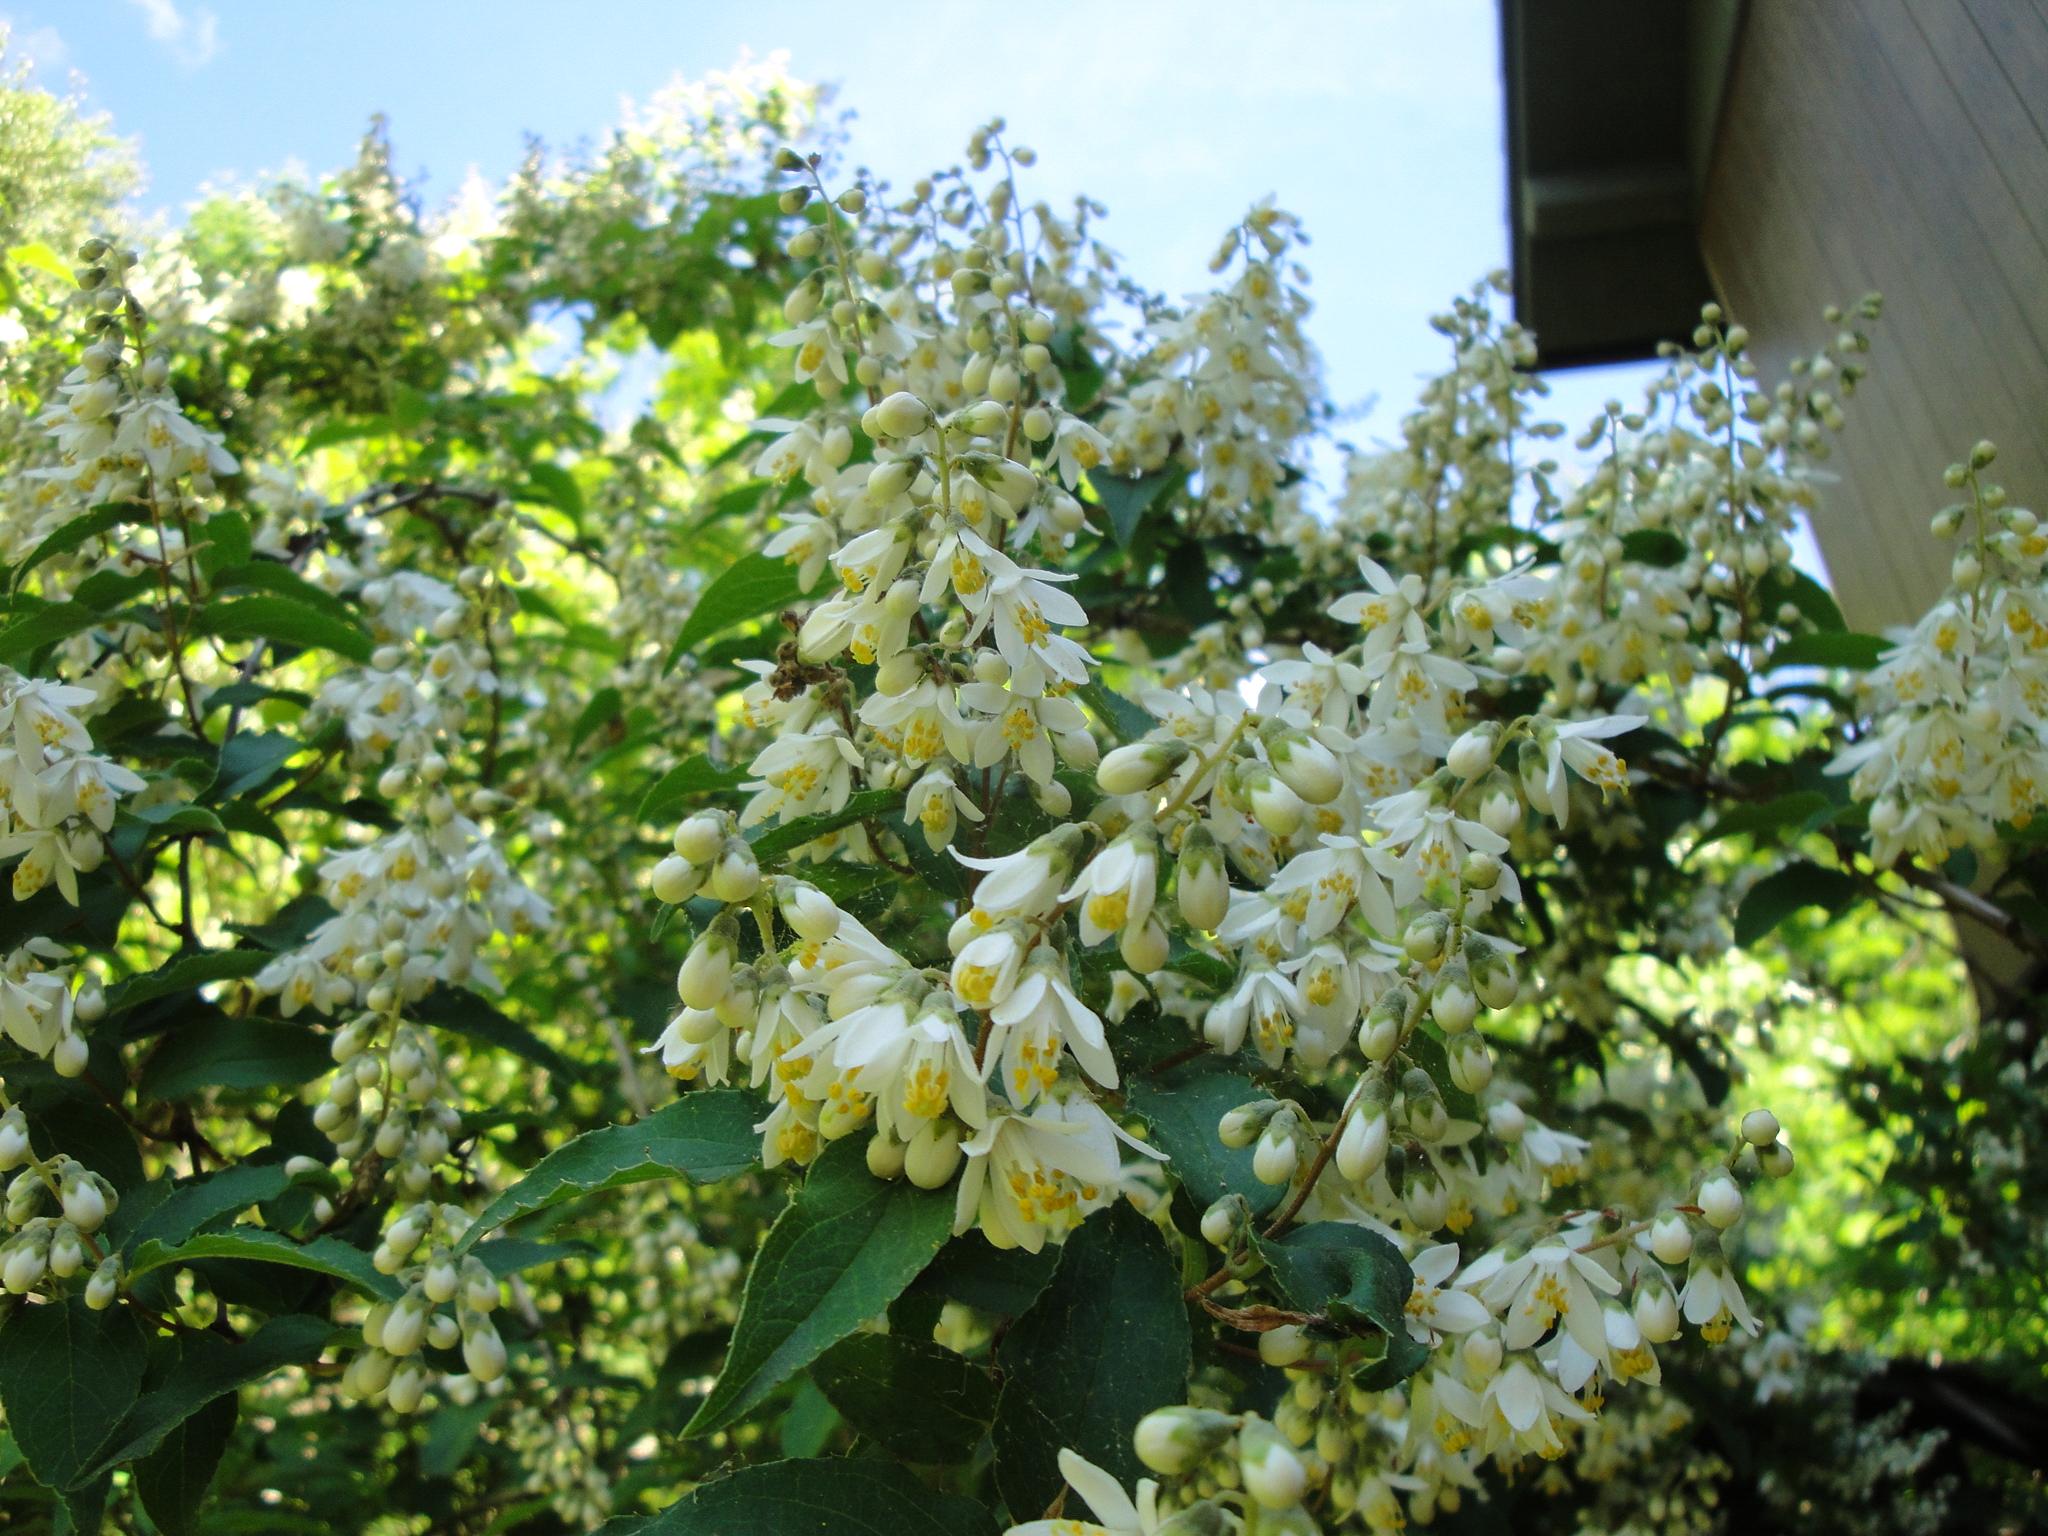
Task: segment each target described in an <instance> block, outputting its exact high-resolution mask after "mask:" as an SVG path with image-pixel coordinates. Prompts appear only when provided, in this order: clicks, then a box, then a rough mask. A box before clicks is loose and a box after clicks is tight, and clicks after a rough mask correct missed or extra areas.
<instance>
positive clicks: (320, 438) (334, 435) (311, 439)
mask: <svg viewBox="0 0 2048 1536" xmlns="http://www.w3.org/2000/svg"><path fill="white" fill-rule="evenodd" d="M390 432H391V422H390V420H389V419H388V418H386V417H383V416H365V417H364V418H362V419H361V420H360V421H349V420H347V419H345V418H340V417H337V418H336V419H335V420H333V421H328V422H323V423H321V424H320V425H319V426H317V427H315V428H314V429H313V430H312V431H310V432H308V433H307V434H306V440H305V442H303V443H302V444H300V445H299V451H298V454H297V457H299V458H302V459H303V458H304V457H305V456H306V455H307V454H309V453H314V452H317V451H318V450H319V449H322V448H332V447H334V446H335V445H336V444H337V443H353V442H357V441H360V440H361V439H363V438H366V437H385V436H388V435H389V434H390Z"/></svg>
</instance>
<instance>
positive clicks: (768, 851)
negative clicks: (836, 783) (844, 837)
mask: <svg viewBox="0 0 2048 1536" xmlns="http://www.w3.org/2000/svg"><path fill="white" fill-rule="evenodd" d="M902 804H903V791H902V790H900V789H863V790H858V791H856V792H855V793H853V794H851V795H849V796H847V799H846V804H844V805H843V806H841V807H840V808H839V809H838V810H836V811H820V812H818V813H817V815H815V816H799V817H797V819H796V820H795V821H785V822H784V823H782V825H781V826H778V827H761V828H757V829H756V830H755V831H754V832H753V833H752V834H751V841H752V842H753V845H754V857H755V858H757V859H759V860H760V861H761V862H762V863H763V864H766V863H769V862H771V861H772V860H775V859H780V858H783V857H784V856H786V855H788V854H792V853H795V852H796V851H797V849H799V848H801V847H803V845H804V844H805V843H808V842H810V841H811V840H812V839H813V838H819V837H823V836H825V834H826V833H828V832H837V831H838V830H839V829H840V828H841V827H850V826H852V825H853V824H854V823H855V822H856V821H864V820H866V819H867V818H868V817H870V816H887V815H890V814H891V813H893V812H894V811H895V810H896V809H897V808H898V807H900V806H901V805H902Z"/></svg>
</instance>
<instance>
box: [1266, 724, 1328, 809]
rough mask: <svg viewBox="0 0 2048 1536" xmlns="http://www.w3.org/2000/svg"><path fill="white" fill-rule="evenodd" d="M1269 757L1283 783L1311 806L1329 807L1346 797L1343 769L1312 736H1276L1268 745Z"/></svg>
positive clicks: (1296, 732)
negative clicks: (1343, 796) (1338, 799)
mask: <svg viewBox="0 0 2048 1536" xmlns="http://www.w3.org/2000/svg"><path fill="white" fill-rule="evenodd" d="M1266 757H1267V760H1268V761H1269V762H1271V763H1272V765H1273V772H1275V773H1276V774H1278V775H1279V776H1280V779H1281V782H1282V783H1284V784H1286V786H1287V787H1288V788H1289V789H1291V790H1293V791H1294V792H1295V793H1296V794H1297V795H1299V796H1301V798H1302V799H1303V800H1306V801H1307V802H1308V803H1309V804H1310V805H1328V804H1329V803H1330V802H1331V801H1332V800H1334V799H1336V798H1337V796H1338V795H1339V794H1341V793H1343V790H1344V768H1343V765H1342V764H1341V763H1339V762H1338V761H1337V758H1336V754H1334V753H1333V752H1331V751H1330V749H1329V748H1328V747H1326V746H1324V745H1323V744H1322V743H1321V742H1320V741H1317V740H1316V739H1315V738H1314V737H1313V736H1310V735H1307V734H1306V733H1304V732H1300V731H1290V732H1287V733H1286V734H1284V735H1281V736H1277V737H1275V738H1274V739H1273V740H1272V741H1270V742H1268V743H1267V744H1266Z"/></svg>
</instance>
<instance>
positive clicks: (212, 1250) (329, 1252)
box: [128, 1227, 403, 1301]
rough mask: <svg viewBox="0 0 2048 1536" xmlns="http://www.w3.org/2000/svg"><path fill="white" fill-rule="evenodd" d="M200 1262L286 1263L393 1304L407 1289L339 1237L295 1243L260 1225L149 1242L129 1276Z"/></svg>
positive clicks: (142, 1246)
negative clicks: (242, 1260)
mask: <svg viewBox="0 0 2048 1536" xmlns="http://www.w3.org/2000/svg"><path fill="white" fill-rule="evenodd" d="M201 1259H247V1260H249V1261H250V1262H252V1263H256V1264H282V1265H285V1266H286V1267H287V1268H290V1269H309V1270H312V1271H313V1272H315V1273H316V1274H322V1275H327V1276H329V1277H330V1278H332V1279H335V1280H339V1281H341V1282H342V1283H343V1284H345V1285H349V1286H353V1287H354V1288H355V1289H356V1290H358V1291H361V1292H362V1293H363V1294H364V1295H366V1296H377V1297H382V1298H383V1299H384V1300H386V1301H395V1300H396V1299H397V1298H398V1295H399V1293H400V1291H401V1290H403V1287H402V1286H400V1285H399V1283H398V1282H397V1281H396V1280H394V1279H392V1278H391V1277H390V1276H389V1275H380V1274H379V1273H377V1269H376V1266H374V1265H373V1264H371V1263H370V1256H369V1255H368V1254H367V1253H365V1252H363V1250H362V1249H360V1248H351V1247H350V1246H349V1245H348V1244H347V1243H344V1242H342V1241H341V1240H340V1239H339V1238H333V1237H316V1238H314V1239H313V1240H312V1241H311V1242H309V1243H296V1242H293V1241H292V1240H291V1239H290V1238H289V1237H286V1236H285V1235H284V1234H283V1233H282V1232H270V1231H266V1230H265V1229H263V1228H261V1227H233V1228H230V1229H229V1230H228V1231H225V1232H207V1233H203V1234H201V1235H200V1236H198V1237H191V1238H187V1239H186V1240H185V1241H184V1242H182V1243H177V1244H169V1243H160V1242H154V1241H152V1242H147V1243H143V1244H140V1245H139V1246H138V1247H137V1248H136V1250H135V1257H134V1260H133V1262H132V1263H131V1264H130V1265H129V1268H128V1273H129V1275H130V1276H131V1277H135V1276H141V1275H146V1274H148V1273H149V1272H150V1271H151V1270H153V1269H162V1268H163V1267H164V1266H165V1265H166V1264H192V1263H196V1262H198V1261H199V1260H201Z"/></svg>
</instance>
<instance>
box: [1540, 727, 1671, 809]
mask: <svg viewBox="0 0 2048 1536" xmlns="http://www.w3.org/2000/svg"><path fill="white" fill-rule="evenodd" d="M1644 719H1645V717H1644V716H1642V715H1601V716H1600V717H1599V718H1597V719H1594V720H1573V721H1568V722H1566V723H1564V724H1562V725H1556V724H1550V723H1548V722H1546V723H1545V725H1544V726H1543V727H1542V728H1541V729H1539V731H1538V733H1537V740H1538V741H1539V743H1540V744H1541V745H1542V748H1543V770H1544V771H1543V780H1542V790H1541V796H1542V800H1543V801H1547V803H1538V804H1537V806H1536V808H1537V809H1538V810H1539V811H1547V812H1549V813H1550V814H1551V815H1554V816H1555V817H1556V818H1557V824H1558V825H1559V826H1560V827H1562V826H1564V825H1565V823H1566V821H1567V820H1568V819H1569V817H1570V814H1571V792H1570V786H1569V785H1568V784H1567V783H1566V781H1565V769H1566V768H1570V769H1571V770H1572V772H1574V773H1576V774H1578V775H1579V777H1580V778H1582V779H1584V780H1585V781H1586V782H1587V783H1589V784H1591V785H1593V786H1594V787H1595V788H1597V789H1599V790H1600V792H1601V793H1602V794H1603V795H1605V794H1606V793H1608V792H1609V791H1611V790H1622V791H1625V790H1627V788H1628V764H1626V763H1624V762H1623V761H1622V760H1621V759H1620V758H1618V757H1616V756H1615V755H1614V754H1613V753H1612V752H1610V751H1608V750H1607V748H1605V747H1603V746H1601V745H1600V741H1601V739H1602V738H1604V737H1608V736H1621V735H1624V734H1626V733H1627V732H1629V731H1633V730H1635V729H1636V728H1637V727H1639V726H1641V725H1642V724H1643V722H1644ZM1531 799H1532V800H1535V799H1536V797H1535V796H1532V797H1531Z"/></svg>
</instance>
